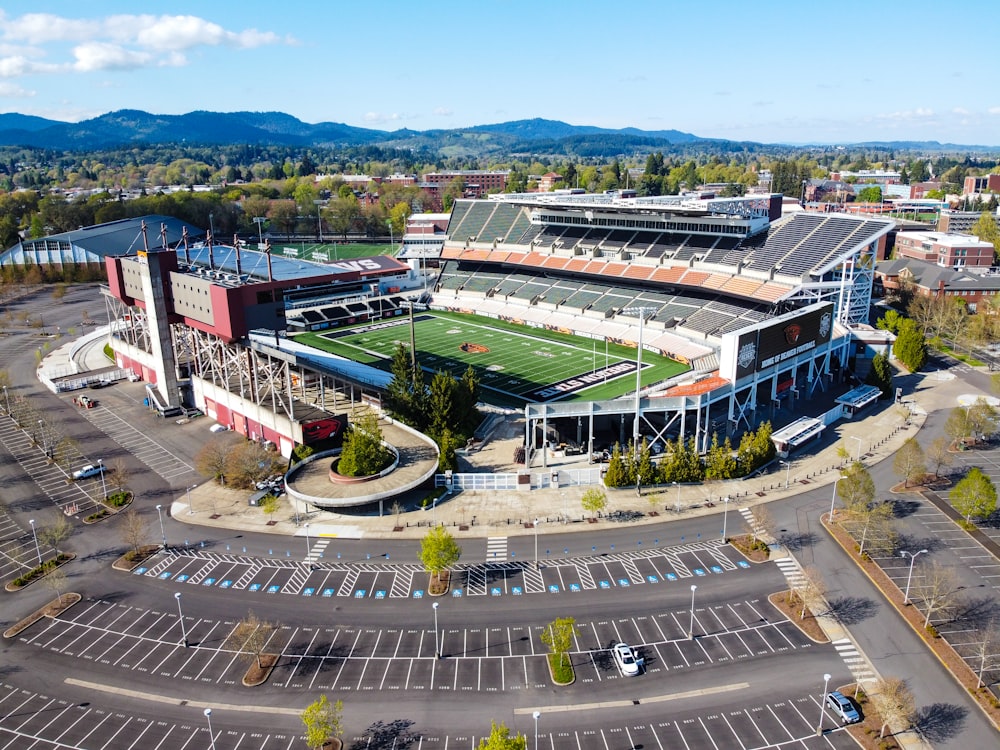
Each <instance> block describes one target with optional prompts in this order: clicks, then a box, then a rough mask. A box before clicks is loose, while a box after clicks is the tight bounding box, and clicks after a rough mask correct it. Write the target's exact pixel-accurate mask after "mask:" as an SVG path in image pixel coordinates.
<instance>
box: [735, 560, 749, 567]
mask: <svg viewBox="0 0 1000 750" xmlns="http://www.w3.org/2000/svg"><path fill="white" fill-rule="evenodd" d="M736 564H737V565H739V566H740V567H741V568H749V567H750V563H748V562H747V561H746V560H738V561H737V562H736Z"/></svg>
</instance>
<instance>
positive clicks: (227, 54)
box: [0, 0, 1000, 146]
mask: <svg viewBox="0 0 1000 750" xmlns="http://www.w3.org/2000/svg"><path fill="white" fill-rule="evenodd" d="M67 7H70V6H67V4H66V3H60V2H53V0H40V2H38V3H36V4H35V8H34V12H32V13H26V14H14V13H10V12H7V11H3V10H0V35H2V45H0V111H2V112H5V113H18V114H25V115H34V116H38V117H44V118H46V119H51V120H57V121H61V122H71V123H76V122H80V121H83V120H87V119H91V118H93V117H97V116H100V115H103V114H107V113H109V112H114V111H117V110H122V109H134V110H142V111H145V112H149V113H153V114H158V115H181V114H186V113H188V112H192V111H197V110H205V111H214V112H240V111H248V112H272V111H273V112H283V113H286V114H289V115H292V116H293V117H296V118H297V119H299V120H301V121H303V122H305V123H310V124H315V123H320V122H336V123H344V124H347V125H351V126H354V127H361V128H368V129H372V130H381V131H386V132H394V131H397V130H401V129H408V130H416V131H426V130H437V129H444V130H452V129H462V128H470V127H475V126H479V125H488V124H494V123H503V122H511V121H517V120H531V119H535V118H541V119H546V120H558V121H562V122H565V123H568V124H572V125H576V126H593V127H599V128H607V129H613V130H618V129H624V128H636V129H639V130H643V131H657V130H679V131H682V132H685V133H691V134H693V135H695V136H698V137H700V138H711V139H725V140H730V141H753V142H757V143H762V144H785V145H791V146H808V145H813V144H816V145H840V144H844V145H847V144H852V143H861V142H871V141H937V142H939V143H950V144H955V145H963V146H996V145H998V142H1000V138H998V136H997V132H998V126H1000V94H996V93H994V92H993V91H992V90H991V89H989V87H987V86H984V80H983V78H982V76H981V74H980V73H979V72H978V71H977V70H974V69H971V68H970V66H968V65H965V64H963V63H961V62H960V60H957V61H956V62H954V63H943V64H936V65H934V66H928V65H921V64H920V63H919V62H913V63H908V65H909V66H910V67H911V68H912V70H909V69H907V68H905V67H902V66H901V65H900V64H894V63H895V62H896V61H897V60H899V59H901V55H902V53H904V52H906V51H907V50H909V49H910V48H911V47H912V45H913V44H914V43H915V42H916V41H917V40H919V39H922V38H925V37H926V36H928V34H929V33H930V32H931V31H932V30H934V29H936V28H944V26H943V25H942V24H945V23H946V22H947V23H950V22H951V20H953V19H952V12H951V11H950V10H948V9H946V8H942V7H941V6H939V5H934V4H931V3H927V2H918V3H907V4H906V5H905V6H904V5H903V4H902V3H893V2H889V3H883V4H879V5H878V6H877V7H866V8H865V12H864V16H863V18H862V17H860V16H858V15H857V14H855V13H853V12H851V11H850V10H846V11H843V12H841V13H839V14H834V13H831V12H830V9H829V8H827V7H819V6H817V7H800V6H794V7H793V6H791V5H786V4H780V5H766V6H755V5H747V4H742V3H734V2H728V1H727V0H723V2H722V4H721V5H717V6H715V12H713V14H712V16H711V18H710V19H709V22H706V16H705V14H704V13H703V12H701V11H700V10H699V9H698V8H694V7H691V6H689V5H679V6H673V5H670V6H666V5H663V4H660V3H655V2H652V0H636V2H633V3H630V4H629V5H628V6H623V8H622V9H621V12H620V13H619V14H618V16H617V18H616V19H615V20H617V21H618V22H620V23H617V24H616V23H609V19H608V17H607V6H606V5H603V4H598V3H596V2H592V1H591V0H584V1H583V2H575V3H573V4H572V5H570V4H568V3H551V4H544V5H543V4H531V3H528V2H525V0H494V1H493V2H489V3H481V4H476V5H469V6H463V7H462V8H461V9H460V12H459V11H455V12H450V13H448V14H444V15H441V14H435V13H433V12H422V11H413V10H412V6H411V5H403V4H402V3H396V2H390V3H388V4H383V5H381V6H379V8H378V9H377V10H376V9H373V8H371V7H368V6H366V7H361V6H357V5H350V6H346V7H343V8H338V7H332V6H321V7H316V8H312V7H310V8H301V7H297V6H289V7H286V6H282V7H281V8H280V9H275V7H274V6H272V5H266V4H264V3H262V2H260V0H247V2H242V3H239V4H237V3H235V2H232V1H231V0H223V1H222V2H219V3H216V4H213V6H212V7H210V8H206V7H203V6H202V4H196V3H193V2H191V1H190V0H181V1H180V2H177V3H174V4H172V6H171V10H172V13H171V14H134V13H132V12H131V11H132V9H133V4H126V3H124V2H121V1H120V0H110V1H109V2H105V3H102V4H101V9H100V11H95V10H80V9H77V8H76V7H73V8H72V10H70V11H67V10H66V8H67ZM501 11H502V12H501ZM964 12H965V13H966V15H967V17H975V18H976V19H977V23H978V25H979V26H980V27H982V28H987V27H989V26H990V21H991V20H993V21H1000V8H998V7H996V6H993V5H987V4H986V3H979V2H974V3H973V7H972V8H968V7H967V6H966V7H965V10H964ZM243 19H246V20H245V21H244V20H243ZM387 20H388V21H392V23H385V22H386V21H387ZM862 21H863V28H862ZM636 28H638V29H642V30H644V31H645V30H648V31H646V33H648V34H650V38H649V39H648V40H647V39H646V38H644V37H643V36H641V35H637V34H636V33H635V32H632V33H631V34H628V33H626V32H627V31H628V30H630V29H636ZM619 29H620V30H621V32H622V33H620V34H617V35H616V32H617V31H618V30H619ZM866 30H867V31H866ZM887 35H888V36H887ZM818 36H821V37H822V38H821V39H817V37H818ZM522 39H524V40H532V42H531V43H530V44H528V43H525V44H523V45H522V44H520V41H519V40H522ZM453 40H454V41H453ZM800 40H801V41H800ZM894 45H895V46H894ZM810 53H811V54H810ZM195 84H196V85H195ZM604 92H612V95H613V98H609V99H608V101H607V102H606V105H605V106H600V107H598V106H595V102H598V103H601V102H602V94H604ZM678 105H683V108H681V107H679V106H678Z"/></svg>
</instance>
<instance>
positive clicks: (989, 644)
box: [973, 619, 1000, 690]
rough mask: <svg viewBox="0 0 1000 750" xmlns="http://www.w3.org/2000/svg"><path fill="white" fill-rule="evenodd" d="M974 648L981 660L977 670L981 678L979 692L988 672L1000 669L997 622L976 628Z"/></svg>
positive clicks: (978, 685)
mask: <svg viewBox="0 0 1000 750" xmlns="http://www.w3.org/2000/svg"><path fill="white" fill-rule="evenodd" d="M973 647H974V653H975V656H976V658H977V659H979V667H978V668H977V669H976V672H977V674H978V677H979V679H978V681H977V682H976V690H979V688H981V687H982V686H983V675H984V674H986V671H987V670H992V669H997V668H998V667H1000V625H998V624H997V621H996V620H994V619H990V620H989V621H988V622H986V624H984V625H982V626H980V627H977V628H976V630H975V641H974V642H973Z"/></svg>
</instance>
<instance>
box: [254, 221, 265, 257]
mask: <svg viewBox="0 0 1000 750" xmlns="http://www.w3.org/2000/svg"><path fill="white" fill-rule="evenodd" d="M265 221H267V217H265V216H254V217H253V223H254V224H256V225H257V249H258V250H260V249H261V247H262V246H263V245H264V222H265Z"/></svg>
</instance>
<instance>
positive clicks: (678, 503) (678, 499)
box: [673, 482, 681, 513]
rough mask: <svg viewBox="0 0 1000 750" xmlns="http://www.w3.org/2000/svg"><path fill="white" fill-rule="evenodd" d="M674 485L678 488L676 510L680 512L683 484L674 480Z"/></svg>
mask: <svg viewBox="0 0 1000 750" xmlns="http://www.w3.org/2000/svg"><path fill="white" fill-rule="evenodd" d="M673 485H674V487H676V488H677V502H676V503H674V510H675V511H677V512H678V513H680V512H681V486H680V484H679V483H678V482H673Z"/></svg>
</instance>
